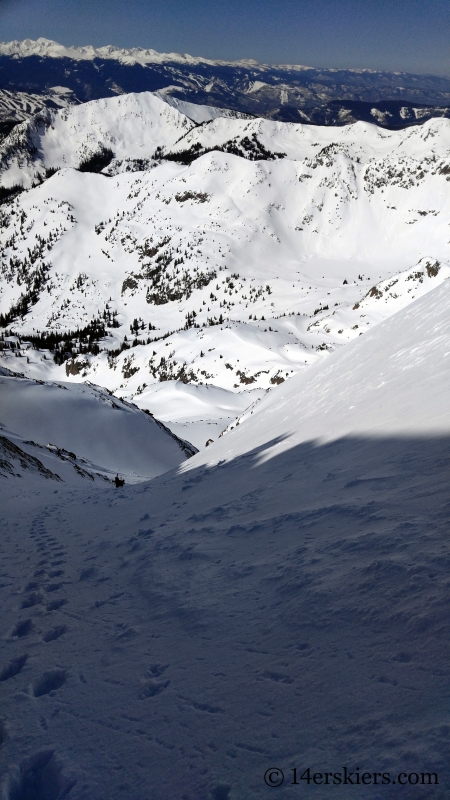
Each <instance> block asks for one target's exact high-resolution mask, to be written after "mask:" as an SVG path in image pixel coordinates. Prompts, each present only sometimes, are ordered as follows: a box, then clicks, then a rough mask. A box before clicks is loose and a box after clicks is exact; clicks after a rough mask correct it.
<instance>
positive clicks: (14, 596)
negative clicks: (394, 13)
mask: <svg viewBox="0 0 450 800" xmlns="http://www.w3.org/2000/svg"><path fill="white" fill-rule="evenodd" d="M449 287H450V284H449V283H448V282H445V283H444V284H442V285H441V286H440V287H437V288H436V289H434V290H433V291H431V292H429V293H428V294H427V295H426V296H424V297H423V298H421V299H420V300H418V301H416V302H415V303H412V304H410V305H409V306H408V307H407V308H405V309H403V310H402V311H399V312H398V313H397V314H395V315H394V316H392V317H391V318H390V319H389V320H386V321H384V322H383V323H381V324H380V325H379V326H377V327H376V328H375V329H374V330H373V331H372V332H371V333H369V334H368V335H367V336H365V337H363V338H361V339H359V338H358V339H357V340H356V341H355V342H353V343H351V344H349V345H348V347H346V348H344V349H342V350H340V351H339V352H336V353H334V354H332V355H331V356H330V358H329V359H327V361H325V362H323V363H322V364H317V365H315V366H313V367H312V368H311V370H309V371H308V372H306V373H304V374H303V375H299V376H296V377H295V378H293V379H292V380H291V381H289V382H287V383H285V384H284V385H283V386H282V387H279V388H277V389H276V390H275V391H274V392H273V393H271V395H269V396H268V397H267V398H265V399H264V400H263V401H262V402H260V403H259V404H258V405H257V406H255V410H254V414H253V415H252V414H251V413H249V414H248V417H247V419H243V421H242V423H240V425H239V426H238V428H237V429H234V430H233V431H230V432H229V433H227V435H226V436H224V437H222V439H221V440H220V441H219V442H217V443H216V444H214V445H212V446H211V448H208V450H206V451H203V452H201V453H199V454H198V455H196V456H194V458H192V459H190V460H189V461H188V462H187V463H186V465H185V466H183V467H182V468H179V469H178V470H177V471H172V472H169V473H166V474H164V475H161V476H159V477H157V478H155V479H154V480H152V481H151V482H147V483H141V484H138V485H136V486H128V485H126V486H125V487H123V488H122V489H118V490H113V489H101V488H99V487H97V486H96V485H95V484H94V485H92V487H91V486H90V487H89V489H88V490H87V491H86V490H84V491H82V490H81V489H79V488H74V487H72V488H70V487H65V486H63V485H57V486H55V485H51V486H50V482H49V481H43V480H42V478H39V477H33V476H30V477H29V478H28V479H26V480H22V481H19V480H17V481H10V480H8V482H7V485H6V486H5V484H3V490H4V495H3V498H2V504H1V512H0V518H1V522H2V526H3V530H4V533H3V536H2V538H1V540H0V548H1V564H2V574H1V582H2V587H1V607H2V615H1V634H0V635H1V637H2V665H1V666H0V692H2V695H3V698H4V699H3V701H2V706H1V707H2V741H1V748H0V759H1V762H2V774H3V775H4V778H3V792H4V796H5V798H7V800H13V798H24V800H25V797H27V800H28V795H27V794H26V787H27V786H29V784H30V781H31V779H32V776H33V775H34V780H35V781H37V785H38V790H37V791H38V793H37V794H36V795H35V796H36V797H37V798H38V800H50V798H56V797H58V796H59V797H62V796H69V797H70V799H71V800H79V799H80V800H81V798H89V800H103V798H105V797H108V798H114V799H115V798H119V797H129V798H133V800H134V799H136V800H163V798H164V800H179V799H180V798H185V799H187V798H189V800H223V798H225V799H226V800H227V799H228V800H243V799H244V798H246V800H260V798H264V797H266V796H267V797H269V796H270V797H272V796H273V789H270V788H268V787H266V786H265V785H264V780H263V776H264V773H265V771H266V770H267V769H268V768H269V767H278V768H280V769H283V770H284V772H285V774H286V776H291V775H292V773H291V772H290V770H291V769H292V768H294V767H297V768H298V769H299V770H300V769H301V770H302V771H303V769H305V768H306V767H308V766H310V767H311V769H312V772H313V773H314V772H322V773H324V772H326V771H329V772H336V771H338V770H342V768H343V766H344V765H347V766H348V768H349V769H350V770H351V769H356V768H357V767H359V768H360V771H361V772H362V771H369V772H371V773H372V772H381V773H383V772H390V774H391V776H392V777H393V778H394V779H395V777H396V775H397V774H398V773H399V772H401V771H402V772H407V773H408V772H417V773H419V774H420V773H421V772H436V773H438V775H439V785H438V786H433V787H431V789H430V787H427V786H424V787H422V786H401V787H399V786H398V784H395V785H390V786H373V785H371V786H361V785H360V786H359V787H358V789H357V790H356V792H357V795H356V794H355V796H358V798H375V800H382V799H383V800H384V798H390V799H392V798H397V797H398V798H400V797H401V798H407V800H413V798H417V797H419V798H427V799H428V798H431V797H432V798H434V799H436V800H446V798H447V796H448V788H447V787H448V781H449V779H450V774H449V768H448V743H449V736H450V726H449V719H448V708H447V705H446V703H445V698H446V697H447V694H448V657H449V653H448V641H449V633H450V631H449V615H448V563H449V552H448V518H449V509H450V496H449V474H450V472H449V470H450V456H449V453H450V450H449V446H450V439H449V436H450V414H449V406H448V396H449V389H450V385H449V375H450V372H449V370H448V364H447V361H448V357H449V352H450V348H449V334H448V297H449V291H450V289H449ZM367 365H369V366H367ZM406 404H407V406H406ZM350 406H351V407H350ZM5 489H6V491H5ZM289 780H290V778H288V779H287V781H286V783H285V784H284V785H283V787H282V788H280V789H278V793H279V796H281V797H287V796H291V794H292V795H293V793H294V792H298V793H299V794H300V793H303V794H305V793H307V794H310V796H311V797H316V798H318V799H319V798H320V799H321V800H322V798H323V797H324V794H325V791H326V790H325V789H324V788H323V787H322V786H317V785H309V786H308V787H305V788H304V789H302V788H301V787H296V788H295V789H294V788H291V786H289V784H288V781H289ZM27 781H28V783H27ZM39 781H40V783H39ZM328 791H329V792H330V794H331V793H332V794H333V796H334V797H336V798H339V800H344V798H347V797H348V794H349V792H355V790H354V789H352V788H349V787H348V786H342V785H341V786H339V785H338V786H333V788H332V789H331V788H330V789H328Z"/></svg>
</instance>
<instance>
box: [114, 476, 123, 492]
mask: <svg viewBox="0 0 450 800" xmlns="http://www.w3.org/2000/svg"><path fill="white" fill-rule="evenodd" d="M114 483H115V485H116V489H118V488H119V486H123V485H124V483H125V478H119V476H118V475H116V477H115V478H114Z"/></svg>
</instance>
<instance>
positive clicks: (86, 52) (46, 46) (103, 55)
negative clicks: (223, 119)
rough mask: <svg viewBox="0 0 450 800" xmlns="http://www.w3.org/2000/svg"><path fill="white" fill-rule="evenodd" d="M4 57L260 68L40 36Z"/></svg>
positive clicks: (9, 46) (246, 62) (5, 47)
mask: <svg viewBox="0 0 450 800" xmlns="http://www.w3.org/2000/svg"><path fill="white" fill-rule="evenodd" d="M0 55H6V56H17V57H20V58H26V57H28V56H41V57H45V58H71V59H74V60H76V61H92V60H93V59H95V58H100V59H110V60H114V61H120V62H121V63H122V64H142V65H144V64H168V63H178V64H192V65H194V64H211V65H216V64H224V65H225V64H236V65H237V64H239V65H242V66H247V67H252V66H253V67H254V66H258V62H257V61H254V60H253V59H242V60H240V61H221V60H215V61H214V60H211V59H208V58H202V57H200V56H191V55H189V54H188V53H158V52H157V51H156V50H153V49H152V48H142V47H132V48H129V49H127V48H124V47H116V46H115V45H111V44H109V45H105V46H103V47H93V46H92V45H85V46H83V47H77V46H75V45H72V46H69V47H66V46H65V45H62V44H58V42H54V41H52V40H51V39H45V38H43V37H40V38H39V39H36V40H33V39H23V40H22V41H18V40H17V39H15V40H14V41H12V42H1V43H0ZM296 69H308V67H302V66H297V67H296Z"/></svg>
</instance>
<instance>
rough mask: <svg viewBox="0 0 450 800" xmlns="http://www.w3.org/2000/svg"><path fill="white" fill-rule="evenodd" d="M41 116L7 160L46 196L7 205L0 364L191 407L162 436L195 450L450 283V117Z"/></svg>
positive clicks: (7, 167)
mask: <svg viewBox="0 0 450 800" xmlns="http://www.w3.org/2000/svg"><path fill="white" fill-rule="evenodd" d="M48 113H49V115H48V118H47V122H45V124H44V122H42V121H41V122H39V119H36V120H35V122H34V123H33V124H32V125H29V126H28V127H27V126H26V125H24V126H22V127H21V129H20V130H19V128H20V126H19V128H17V129H16V130H15V131H13V133H12V134H11V135H10V136H9V137H7V139H6V140H5V141H4V143H3V162H2V168H3V173H2V180H3V184H4V186H8V185H9V186H11V184H14V183H17V182H19V180H23V181H24V182H25V183H27V182H28V183H30V182H32V181H33V180H34V181H35V180H37V177H36V176H40V178H39V179H40V180H43V183H42V185H38V186H35V187H34V188H33V189H30V190H29V191H26V192H23V193H22V194H19V195H18V196H17V197H16V199H11V200H9V201H8V202H7V203H6V204H4V205H3V206H2V212H1V228H0V243H1V245H2V261H1V270H2V273H1V274H2V281H1V284H0V292H1V295H0V301H1V313H2V322H3V324H4V326H5V327H6V328H7V330H8V333H9V332H10V330H11V329H12V332H13V334H16V335H15V336H14V335H13V336H6V338H4V341H3V342H2V345H3V348H4V349H3V355H2V363H3V364H4V365H5V366H9V367H10V368H11V369H13V370H14V369H17V366H16V364H17V362H16V358H17V357H18V356H20V355H23V356H24V358H22V361H21V362H20V363H21V366H20V371H24V372H25V373H26V374H27V375H29V376H30V377H33V378H43V379H45V380H59V381H60V380H70V381H79V380H84V379H86V378H88V379H89V380H91V381H92V382H94V383H95V384H98V385H101V386H106V387H107V388H108V389H109V390H111V391H112V392H114V393H115V394H116V395H118V396H121V397H126V398H127V399H129V400H133V402H136V403H137V404H139V405H140V406H141V407H142V408H148V409H150V410H151V411H153V412H154V413H155V414H156V415H158V413H159V409H160V406H161V397H162V396H164V398H165V401H164V403H166V402H167V408H169V407H170V408H172V409H175V407H177V408H178V409H180V407H181V405H180V403H179V402H178V401H179V398H180V396H184V402H185V403H186V408H189V409H190V410H189V413H186V415H185V416H184V417H180V415H179V414H178V413H177V414H176V417H175V418H172V419H168V418H167V416H166V414H165V415H164V419H165V420H166V421H167V422H169V423H170V424H172V423H174V425H175V426H179V425H180V424H181V425H185V424H187V422H188V421H189V428H188V429H186V430H185V431H184V432H183V434H182V435H185V436H186V437H187V438H188V439H189V440H192V441H193V442H194V443H195V444H196V445H197V446H198V445H204V444H205V442H206V440H207V439H209V438H213V439H215V438H216V436H217V435H218V433H219V432H220V430H221V429H223V428H225V427H226V426H227V425H228V424H229V422H230V418H231V417H232V412H231V409H234V410H235V412H236V414H238V413H241V412H242V410H243V408H244V407H245V404H247V402H248V404H250V403H252V402H253V401H254V399H255V398H254V396H253V395H252V394H251V393H250V394H248V396H246V395H245V394H244V393H246V392H250V390H254V389H256V390H258V391H259V393H260V395H259V396H261V394H262V393H263V392H264V391H265V390H267V389H270V388H273V386H275V385H277V384H278V383H281V382H282V381H284V380H286V378H289V377H292V375H294V374H296V373H298V372H301V371H302V370H304V369H305V368H307V367H309V366H310V365H311V364H312V363H314V362H315V361H317V360H318V359H319V360H320V359H322V358H324V357H326V356H327V354H328V353H329V352H332V351H333V350H336V349H338V348H339V347H340V346H341V345H342V344H345V343H347V342H348V341H350V340H352V339H354V338H356V337H358V336H359V335H360V334H361V333H364V332H365V331H367V330H370V329H371V327H373V326H374V325H375V324H377V323H378V322H380V321H381V320H383V319H385V318H387V317H388V316H390V315H391V314H393V313H395V312H396V311H398V310H399V309H401V308H403V307H404V306H406V305H407V304H408V303H410V302H411V301H412V300H414V299H416V298H417V297H419V296H421V295H422V294H423V293H425V292H427V291H429V290H430V289H432V288H433V287H436V286H438V285H439V284H440V283H441V282H442V281H444V280H446V279H447V278H448V276H449V274H450V273H449V264H450V244H449V237H448V226H449V223H450V195H449V191H448V185H449V184H448V182H449V180H450V177H449V176H450V122H449V121H447V120H433V121H431V122H428V123H425V124H424V125H423V126H422V127H420V128H415V129H409V130H407V131H396V132H386V131H380V130H379V129H377V128H375V127H374V126H371V125H366V124H363V123H358V124H356V125H352V126H348V127H347V128H343V129H332V128H318V127H310V126H305V125H294V124H284V123H276V122H271V121H268V120H261V119H254V120H244V119H230V118H214V119H212V120H210V121H209V122H206V123H202V124H195V123H194V122H193V121H192V120H190V119H188V118H187V117H186V116H185V115H183V114H182V113H181V112H180V111H179V110H177V109H175V108H172V107H170V106H168V105H167V104H166V103H164V102H163V101H162V100H161V99H160V98H158V97H156V96H154V95H152V94H149V93H143V94H139V95H127V96H122V97H120V98H114V99H111V100H102V101H95V102H92V103H86V104H85V105H83V106H79V107H74V108H72V109H70V110H65V111H61V112H58V113H56V114H50V112H48ZM102 148H103V150H102ZM158 148H159V149H158ZM102 152H103V155H105V153H106V161H105V163H107V162H108V161H110V163H109V164H108V165H107V166H104V163H103V161H102V158H103V156H102ZM97 157H98V158H99V159H100V163H97V162H95V159H96V158H97ZM89 159H91V161H89ZM111 159H112V160H111ZM83 162H84V166H83ZM80 164H81V166H82V167H83V169H85V168H86V169H87V170H94V172H98V170H102V167H103V174H102V173H100V174H94V172H92V171H78V170H75V169H73V167H76V166H80ZM64 165H66V166H64ZM58 167H61V168H60V169H59V170H58V171H57V172H56V174H54V175H53V176H52V177H50V178H48V179H47V180H44V178H45V177H46V176H47V175H48V174H49V172H48V171H49V170H50V173H51V171H52V170H54V169H57V168H58ZM108 175H109V177H108ZM5 191H7V190H5ZM49 334H51V337H53V338H51V337H50V338H48V336H49ZM19 336H20V337H21V339H23V340H25V339H27V338H28V342H29V344H28V345H25V346H23V345H20V346H19V339H18V337H19ZM33 337H34V338H33ZM45 337H47V338H45ZM31 342H33V343H34V346H35V348H37V349H36V350H31V349H30V347H31ZM13 346H14V349H11V348H12V347H13ZM49 347H51V348H52V350H53V351H55V349H56V353H55V360H53V358H52V357H50V358H48V348H49ZM27 348H28V349H27ZM46 348H47V357H46V358H45V359H44V355H45V350H46ZM25 356H26V358H25ZM11 359H13V360H11ZM176 382H178V383H176ZM161 383H164V384H166V385H165V386H164V389H163V387H161ZM189 385H193V386H195V387H196V391H195V396H196V397H197V399H198V398H199V397H200V395H201V396H202V398H203V399H202V401H201V403H202V404H203V407H202V409H201V410H200V411H199V414H198V415H194V417H195V419H194V418H193V415H192V414H191V409H192V397H193V393H192V392H191V390H190V388H187V389H185V388H184V387H185V386H188V387H189ZM210 385H213V386H215V387H218V388H219V389H220V390H221V391H222V394H221V393H220V392H219V393H218V394H216V395H214V393H212V392H209V390H207V389H206V387H208V386H210ZM204 389H205V391H204ZM223 392H225V394H223ZM227 393H228V394H227ZM237 393H239V394H241V393H242V394H243V397H240V398H239V399H237V400H236V399H235V398H234V395H235V394H237ZM226 394H227V399H226V401H225V400H224V398H225V395H226ZM213 395H214V397H215V398H216V399H217V405H214V404H211V402H210V401H211V398H212V397H213ZM157 396H158V398H159V399H158V400H156V397H157ZM219 396H220V398H221V399H220V400H219ZM222 401H224V402H225V406H227V407H228V408H229V409H230V415H229V416H227V415H224V414H223V413H222V412H223V402H222ZM214 402H215V401H214ZM153 403H155V405H153ZM205 407H209V412H208V414H207V415H206V416H204V415H203V411H204V410H205ZM174 413H175V412H174ZM224 417H227V418H224ZM209 422H210V423H211V424H212V425H213V428H214V431H215V435H208V436H205V434H206V433H208V431H207V430H206V428H205V425H207V424H208V423H209ZM197 423H198V425H197ZM173 429H174V430H177V431H179V430H180V428H179V427H176V428H175V427H174V428H173ZM219 429H220V430H219Z"/></svg>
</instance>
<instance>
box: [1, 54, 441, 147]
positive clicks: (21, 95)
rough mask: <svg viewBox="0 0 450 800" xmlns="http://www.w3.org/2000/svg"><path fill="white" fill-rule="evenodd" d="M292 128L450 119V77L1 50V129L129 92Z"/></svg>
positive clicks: (194, 59) (151, 56) (186, 57)
mask: <svg viewBox="0 0 450 800" xmlns="http://www.w3.org/2000/svg"><path fill="white" fill-rule="evenodd" d="M143 91H151V92H156V91H158V92H163V93H164V94H165V95H167V96H169V97H173V98H177V99H179V100H184V101H186V102H191V103H196V104H203V105H213V106H216V107H219V108H227V109H233V110H235V111H239V112H241V113H245V114H251V115H253V116H257V117H266V118H269V119H275V120H281V121H285V122H306V123H311V124H315V125H346V124H349V123H352V122H356V121H358V120H363V121H366V122H375V123H376V124H377V125H379V126H381V127H386V128H391V129H395V128H404V127H407V126H409V125H415V124H417V123H422V122H424V121H426V120H427V119H430V118H432V117H439V116H441V117H448V116H449V115H450V79H449V78H446V77H439V76H433V75H414V74H409V73H405V72H386V71H378V70H371V69H353V70H352V69H348V70H346V69H320V68H315V67H308V66H299V65H286V64H284V65H283V64H281V65H270V64H259V63H258V62H256V61H254V60H251V59H247V60H242V61H235V62H227V61H213V60H210V59H205V58H201V57H193V56H189V55H180V54H177V53H168V54H167V53H157V52H155V51H154V50H145V49H142V48H132V49H129V50H126V49H123V48H118V47H113V46H106V47H99V48H94V47H92V46H87V47H64V46H63V45H60V44H57V43H56V42H52V41H50V40H48V39H43V38H41V39H38V40H37V41H33V40H30V39H26V40H24V41H14V42H5V43H2V44H0V133H1V132H2V131H3V132H7V131H8V130H11V128H12V126H13V125H14V124H16V123H17V122H18V121H21V120H23V119H25V118H27V116H29V115H30V114H31V113H33V111H34V110H36V107H37V106H39V107H40V108H45V107H50V108H55V107H60V106H61V105H64V104H67V103H75V104H76V103H84V102H86V101H89V100H94V99H100V98H103V97H113V96H117V95H120V94H124V93H125V94H127V93H130V92H143Z"/></svg>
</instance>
